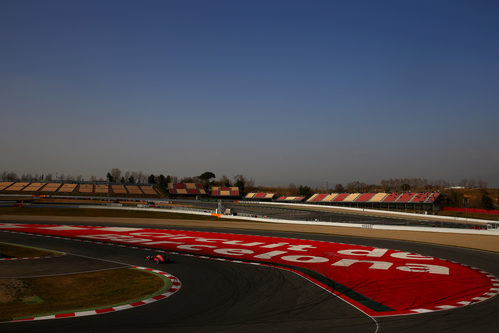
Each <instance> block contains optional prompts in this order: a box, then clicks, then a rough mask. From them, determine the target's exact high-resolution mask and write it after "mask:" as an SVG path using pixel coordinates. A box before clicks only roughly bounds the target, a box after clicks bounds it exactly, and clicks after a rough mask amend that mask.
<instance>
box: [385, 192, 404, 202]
mask: <svg viewBox="0 0 499 333" xmlns="http://www.w3.org/2000/svg"><path fill="white" fill-rule="evenodd" d="M399 196H400V193H398V192H396V193H390V194H389V195H388V196H387V197H386V198H384V199H383V202H395V200H397V198H398V197H399Z"/></svg>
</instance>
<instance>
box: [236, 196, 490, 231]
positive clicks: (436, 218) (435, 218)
mask: <svg viewBox="0 0 499 333" xmlns="http://www.w3.org/2000/svg"><path fill="white" fill-rule="evenodd" d="M240 203H244V204H259V205H276V206H289V207H304V208H321V209H325V210H336V211H338V210H343V211H348V212H364V213H378V214H379V213H381V214H383V215H387V216H393V217H415V218H420V219H427V218H431V220H433V221H443V222H446V221H461V222H473V223H477V224H482V225H487V224H493V225H498V226H499V221H495V220H481V219H472V218H464V217H452V216H440V215H423V214H416V213H404V212H393V211H389V210H377V209H368V208H354V207H342V206H325V205H310V204H296V203H284V202H259V201H257V202H255V201H240Z"/></svg>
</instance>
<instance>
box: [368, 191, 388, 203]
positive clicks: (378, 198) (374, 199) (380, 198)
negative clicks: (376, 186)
mask: <svg viewBox="0 0 499 333" xmlns="http://www.w3.org/2000/svg"><path fill="white" fill-rule="evenodd" d="M387 195H388V194H386V193H376V194H375V195H374V196H373V197H372V198H371V199H369V202H381V201H383V199H384V198H386V196H387Z"/></svg>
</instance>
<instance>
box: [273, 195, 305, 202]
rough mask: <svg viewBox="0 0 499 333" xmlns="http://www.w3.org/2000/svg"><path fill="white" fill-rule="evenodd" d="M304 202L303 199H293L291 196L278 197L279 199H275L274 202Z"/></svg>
mask: <svg viewBox="0 0 499 333" xmlns="http://www.w3.org/2000/svg"><path fill="white" fill-rule="evenodd" d="M303 200H305V197H293V196H285V195H283V196H280V197H279V198H277V199H276V201H280V202H295V203H296V202H303Z"/></svg>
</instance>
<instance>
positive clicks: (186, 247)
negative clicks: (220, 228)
mask: <svg viewBox="0 0 499 333" xmlns="http://www.w3.org/2000/svg"><path fill="white" fill-rule="evenodd" d="M199 247H211V248H214V247H216V246H213V245H191V244H185V245H179V246H177V249H181V250H189V251H201V250H202V249H198V248H199Z"/></svg>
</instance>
